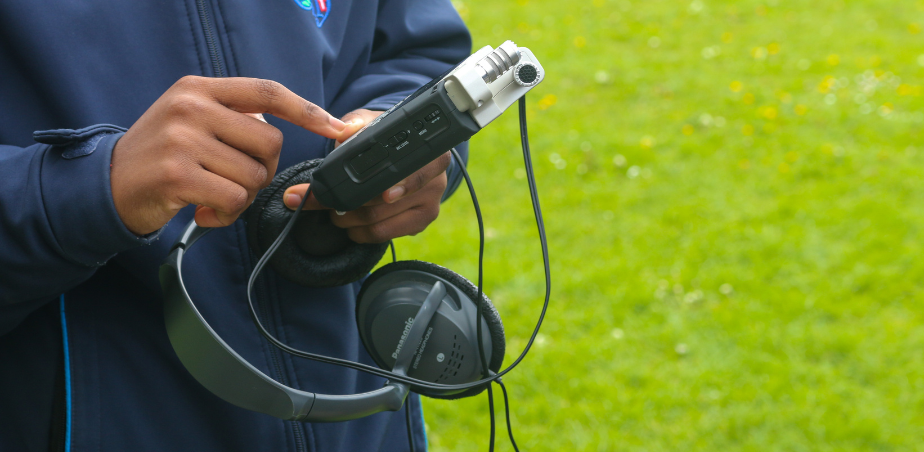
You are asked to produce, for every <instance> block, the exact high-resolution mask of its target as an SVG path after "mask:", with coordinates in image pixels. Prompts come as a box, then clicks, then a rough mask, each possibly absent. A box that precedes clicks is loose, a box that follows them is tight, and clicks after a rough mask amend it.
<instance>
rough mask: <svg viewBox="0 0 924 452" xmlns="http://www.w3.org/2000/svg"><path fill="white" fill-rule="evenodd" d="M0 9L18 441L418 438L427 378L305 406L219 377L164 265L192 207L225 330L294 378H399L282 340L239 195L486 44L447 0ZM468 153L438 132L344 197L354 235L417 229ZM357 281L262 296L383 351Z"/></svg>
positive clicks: (319, 445)
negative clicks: (392, 177) (436, 151)
mask: <svg viewBox="0 0 924 452" xmlns="http://www.w3.org/2000/svg"><path fill="white" fill-rule="evenodd" d="M0 29H2V30H3V32H2V38H0V143H2V145H0V450H3V451H45V450H67V451H71V450H73V451H81V450H94V451H123V450H133V451H143V450H152V451H154V450H156V451H164V450H196V451H200V452H208V451H219V450H221V451H227V450H253V451H258V450H266V451H300V452H302V451H359V450H363V451H366V450H389V451H392V450H394V451H400V450H408V449H409V444H408V438H407V433H406V424H405V414H406V413H405V412H404V409H410V410H411V413H410V414H412V416H410V419H411V424H412V425H411V428H412V430H413V436H414V442H415V443H416V447H417V450H424V447H425V442H426V439H425V431H424V426H423V418H422V412H421V407H420V401H419V398H417V397H416V396H412V397H409V398H408V402H407V403H406V408H403V409H402V410H401V411H399V412H386V413H379V414H375V415H372V416H369V417H366V418H363V419H359V420H355V421H350V422H341V423H329V424H308V423H298V422H292V421H282V420H279V419H276V418H272V417H270V416H266V415H263V414H258V413H255V412H250V411H247V410H244V409H241V408H238V407H236V406H233V405H231V404H228V403H226V402H224V401H223V400H221V399H219V398H218V397H216V396H214V395H212V394H211V393H209V392H208V391H207V390H206V389H205V388H203V387H202V386H201V385H199V384H198V383H197V382H196V381H195V380H194V379H193V378H192V376H191V375H190V374H189V373H188V372H186V370H185V369H184V368H183V366H182V364H181V363H180V362H179V360H178V359H177V357H176V355H175V354H174V352H173V350H172V348H171V345H170V343H169V341H168V339H167V335H166V331H165V328H164V321H163V314H162V300H161V295H162V294H161V289H160V285H159V282H158V267H159V265H160V264H161V263H162V262H163V260H164V258H165V257H166V255H167V254H168V251H169V249H170V247H171V245H172V244H173V243H174V241H175V239H176V238H177V236H178V234H179V232H180V231H181V229H182V228H183V227H184V226H185V225H186V224H187V223H188V222H189V221H191V220H193V219H195V221H196V222H197V223H198V224H200V225H202V226H208V227H215V228H217V229H215V230H214V231H213V232H212V233H211V234H209V236H208V237H206V238H203V239H202V241H201V243H200V244H199V245H197V247H196V249H195V250H193V252H191V253H190V254H189V255H188V256H187V257H186V261H185V262H186V263H185V265H184V279H185V280H186V282H187V283H186V284H187V288H188V289H189V291H190V295H191V296H192V297H193V298H194V299H195V300H196V304H197V306H198V308H199V309H200V310H201V311H202V313H203V315H204V316H205V317H206V318H207V319H208V320H209V322H210V324H211V325H212V326H213V327H214V328H215V329H216V330H217V331H218V333H219V334H221V336H222V337H223V338H224V339H225V341H227V342H228V343H229V344H230V345H231V346H232V347H233V348H234V349H235V350H236V351H237V352H238V353H240V354H241V355H242V356H244V357H245V358H246V359H248V360H249V361H250V362H251V363H252V364H254V365H255V366H256V367H258V368H259V369H260V370H262V371H263V372H265V373H266V374H267V375H270V376H271V377H272V378H274V379H276V380H278V381H280V382H282V383H283V384H287V385H290V386H293V387H296V388H299V389H304V390H310V391H314V392H322V393H330V394H350V393H357V392H364V391H369V390H372V389H375V388H379V387H381V386H382V384H383V379H381V378H379V377H375V376H370V375H367V374H364V373H359V372H356V371H353V370H348V369H344V368H340V367H336V366H331V365H326V364H320V363H315V362H311V361H306V360H300V359H294V358H293V357H291V356H288V355H285V354H283V353H281V352H280V351H279V350H276V349H274V348H272V347H271V346H270V345H269V344H268V343H267V342H266V341H264V340H263V338H262V337H261V336H260V334H259V333H258V332H257V330H256V329H255V327H254V326H253V324H252V323H251V320H250V318H249V314H248V308H247V305H246V294H245V287H246V281H247V278H248V276H249V274H250V271H251V269H252V268H253V264H254V263H255V261H256V258H258V257H259V256H255V255H254V254H253V253H252V252H251V251H250V248H249V246H248V243H247V238H246V234H245V229H244V225H243V224H242V220H240V219H239V217H240V215H241V213H242V212H243V211H244V210H245V209H246V207H247V206H248V205H249V203H250V202H251V201H252V200H253V199H254V197H255V195H256V193H257V192H258V190H259V189H260V188H262V187H265V186H266V185H267V184H268V183H269V182H270V180H271V179H272V177H273V175H274V174H275V173H276V171H277V169H279V168H286V167H288V166H290V165H293V164H295V163H297V162H300V161H304V160H307V159H312V158H319V157H323V156H324V155H325V153H327V152H330V150H331V149H332V148H333V147H334V145H335V144H336V142H337V141H342V140H343V139H345V138H346V137H348V136H350V135H351V134H352V133H354V132H356V130H358V129H359V128H360V127H361V126H362V125H363V124H364V123H367V122H368V121H369V120H370V119H372V118H374V117H375V116H376V115H377V114H378V112H381V111H383V110H386V109H388V108H389V107H391V106H392V105H394V104H395V103H397V102H398V101H400V100H401V99H402V98H403V97H405V96H406V95H408V94H410V93H411V92H413V91H414V90H415V89H416V88H418V87H419V86H420V85H422V84H423V83H425V82H427V81H428V80H430V79H431V78H433V77H435V76H438V75H439V74H441V73H443V72H445V71H446V70H448V69H449V68H451V67H453V66H454V65H455V64H457V63H458V62H460V61H462V60H463V59H465V58H466V57H467V56H468V55H469V53H470V51H471V39H470V36H469V34H468V31H467V29H466V28H465V26H464V24H463V22H462V20H461V19H460V17H459V16H458V14H457V13H456V12H455V10H454V9H453V7H452V5H451V4H450V2H449V0H378V1H365V2H361V1H351V0H294V1H293V0H264V1H253V2H234V3H232V2H228V1H227V0H195V1H193V0H185V1H177V0H174V1H167V2H114V1H105V0H88V1H81V2H58V3H56V4H54V5H53V6H52V5H50V4H48V3H44V2H29V1H25V0H14V1H4V2H2V3H0ZM263 114H265V116H263ZM264 118H265V120H266V122H264V121H262V120H261V119H264ZM338 118H339V119H338ZM125 127H127V129H126V128H125ZM454 165H455V164H454V163H451V162H450V161H449V157H448V155H446V156H443V157H441V158H439V159H437V160H436V161H434V162H433V163H431V164H430V165H428V166H427V167H425V168H424V169H422V170H420V171H419V172H418V173H415V174H414V175H412V176H411V177H409V178H407V179H406V180H405V181H402V182H401V183H399V184H398V185H396V186H395V187H393V188H391V189H389V190H388V191H386V192H385V193H383V194H382V195H381V196H380V197H379V198H377V199H375V200H373V201H372V202H370V203H369V204H367V205H366V206H363V207H361V208H360V209H357V210H356V211H353V212H349V213H347V214H346V215H343V216H339V215H332V218H333V219H334V222H335V224H336V225H338V226H340V227H343V228H347V230H348V233H349V236H350V237H351V238H352V239H353V240H355V241H357V242H383V241H387V240H389V239H392V238H395V237H400V236H404V235H409V234H415V233H418V232H420V231H422V230H423V229H424V228H425V227H426V226H427V225H428V224H430V222H432V221H433V220H434V219H435V218H436V216H437V215H438V212H439V203H440V201H441V198H442V197H443V196H444V194H446V193H449V192H451V190H452V189H453V187H454V186H456V185H458V179H459V177H460V176H459V174H458V173H459V169H458V168H457V167H455V166H454ZM447 168H448V171H446V170H447ZM304 193H305V187H304V186H301V187H297V188H295V189H290V190H289V191H287V193H286V202H287V203H288V204H289V205H290V206H292V205H297V201H299V200H300V198H299V196H300V195H303V194H304ZM309 207H310V208H314V209H320V208H322V206H320V205H318V204H317V203H316V202H313V201H312V202H309ZM358 288H359V287H358V283H357V284H351V285H347V286H342V287H334V288H324V289H319V288H307V287H303V286H299V285H297V284H295V283H292V282H290V281H288V280H286V279H285V278H282V277H281V276H279V275H278V274H275V273H274V272H273V271H272V270H269V269H268V270H266V271H265V273H264V277H263V278H262V282H261V283H260V284H258V287H256V288H255V296H256V298H257V300H258V303H259V305H260V306H261V311H262V312H261V316H262V317H263V321H264V322H265V323H266V324H267V325H268V327H269V328H270V330H271V331H272V332H273V333H274V334H275V335H276V336H277V337H279V338H281V339H282V340H284V341H286V342H288V343H289V344H291V345H293V346H295V347H297V348H301V349H305V350H311V351H314V352H317V353H322V354H326V355H330V356H337V357H341V358H347V359H351V360H355V361H359V362H364V363H367V364H373V363H372V361H371V359H370V357H369V356H368V355H367V353H366V351H365V350H364V349H363V346H362V344H361V343H360V341H359V338H358V333H357V331H356V326H355V315H354V308H355V297H356V294H357V291H358Z"/></svg>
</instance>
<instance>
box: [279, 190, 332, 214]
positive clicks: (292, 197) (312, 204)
mask: <svg viewBox="0 0 924 452" xmlns="http://www.w3.org/2000/svg"><path fill="white" fill-rule="evenodd" d="M307 191H308V184H298V185H293V186H291V187H289V188H287V189H286V192H285V193H283V194H282V202H283V203H284V204H285V205H286V207H288V208H289V209H292V210H295V209H296V208H297V207H298V205H299V204H301V202H302V198H303V197H305V192H307ZM323 209H327V207H324V206H322V205H321V203H320V202H318V199H317V198H315V197H314V194H313V193H312V194H311V195H310V196H309V197H308V200H307V201H305V206H304V207H303V208H302V210H323Z"/></svg>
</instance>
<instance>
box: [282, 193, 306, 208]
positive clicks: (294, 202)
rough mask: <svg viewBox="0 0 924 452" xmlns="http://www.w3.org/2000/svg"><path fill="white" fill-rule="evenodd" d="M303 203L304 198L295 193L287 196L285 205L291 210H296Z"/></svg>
mask: <svg viewBox="0 0 924 452" xmlns="http://www.w3.org/2000/svg"><path fill="white" fill-rule="evenodd" d="M301 202H302V197H301V196H299V195H296V194H294V193H292V194H288V195H286V199H285V203H286V207H288V208H290V209H295V208H296V207H298V205H299V204H301Z"/></svg>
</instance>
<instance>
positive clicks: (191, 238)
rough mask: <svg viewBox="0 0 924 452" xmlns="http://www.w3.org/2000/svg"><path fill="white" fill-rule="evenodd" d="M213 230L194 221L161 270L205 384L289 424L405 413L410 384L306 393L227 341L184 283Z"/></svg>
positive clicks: (174, 329)
mask: <svg viewBox="0 0 924 452" xmlns="http://www.w3.org/2000/svg"><path fill="white" fill-rule="evenodd" d="M210 230H211V229H210V228H202V227H199V226H198V225H196V223H195V221H191V222H190V223H189V225H187V226H186V228H185V229H184V230H183V233H182V234H181V235H180V238H179V239H178V240H177V242H176V243H175V244H174V245H173V249H172V251H171V252H170V255H169V256H168V257H167V260H166V261H165V262H164V264H163V265H161V267H160V283H161V286H162V287H163V289H164V300H165V301H164V320H165V322H166V324H167V335H168V336H169V338H170V343H171V344H172V345H173V349H174V350H175V351H176V354H177V356H178V357H179V358H180V361H181V362H182V363H183V366H185V367H186V369H187V370H189V373H190V374H192V376H193V377H194V378H195V379H196V380H197V381H198V382H199V383H201V384H202V385H203V386H205V387H206V389H208V390H209V391H211V392H212V393H214V394H216V395H217V396H219V397H221V398H222V399H224V400H225V401H227V402H229V403H231V404H234V405H237V406H239V407H241V408H246V409H248V410H252V411H257V412H260V413H264V414H269V415H271V416H275V417H278V418H280V419H286V420H296V421H306V422H337V421H346V420H350V419H357V418H361V417H364V416H368V415H370V414H374V413H378V412H381V411H397V410H399V409H401V406H402V404H403V403H404V399H405V397H407V393H408V387H407V386H406V385H404V384H401V383H397V382H388V383H387V384H386V385H385V387H384V388H382V389H377V390H375V391H370V392H365V393H362V394H351V395H326V394H316V393H312V392H306V391H300V390H298V389H295V388H291V387H289V386H286V385H283V384H281V383H279V382H277V381H276V380H273V379H272V378H270V377H268V376H266V374H264V373H263V372H261V371H260V370H259V369H257V368H256V367H254V366H253V365H251V364H250V363H248V362H247V360H245V359H244V358H243V357H242V356H241V355H239V354H238V353H237V352H235V351H234V350H233V349H232V348H231V347H230V346H229V345H228V344H227V343H226V342H225V341H224V340H222V339H221V337H220V336H219V335H218V333H216V332H215V330H213V329H212V327H211V326H209V324H208V322H207V321H206V320H205V318H204V317H203V316H202V314H201V313H200V312H199V310H198V309H196V306H195V304H194V303H193V301H192V298H190V296H189V293H188V292H187V291H186V287H185V285H184V284H183V273H182V268H183V267H182V265H183V256H184V254H185V253H186V251H187V250H188V249H189V248H190V247H192V245H193V244H194V243H195V242H196V241H197V240H199V239H200V238H202V236H204V235H205V234H207V233H208V232H209V231H210ZM243 389H245V390H243Z"/></svg>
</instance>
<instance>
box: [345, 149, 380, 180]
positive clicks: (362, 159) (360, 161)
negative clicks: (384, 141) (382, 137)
mask: <svg viewBox="0 0 924 452" xmlns="http://www.w3.org/2000/svg"><path fill="white" fill-rule="evenodd" d="M387 157H388V151H386V150H385V149H382V148H380V147H374V148H372V149H369V150H368V151H366V152H363V153H362V154H359V155H357V156H356V157H353V160H351V161H350V166H352V167H353V171H356V173H357V174H362V173H364V172H366V171H368V170H369V169H370V168H372V167H373V166H375V165H376V164H377V163H379V162H381V161H382V160H385V159H386V158H387Z"/></svg>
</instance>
